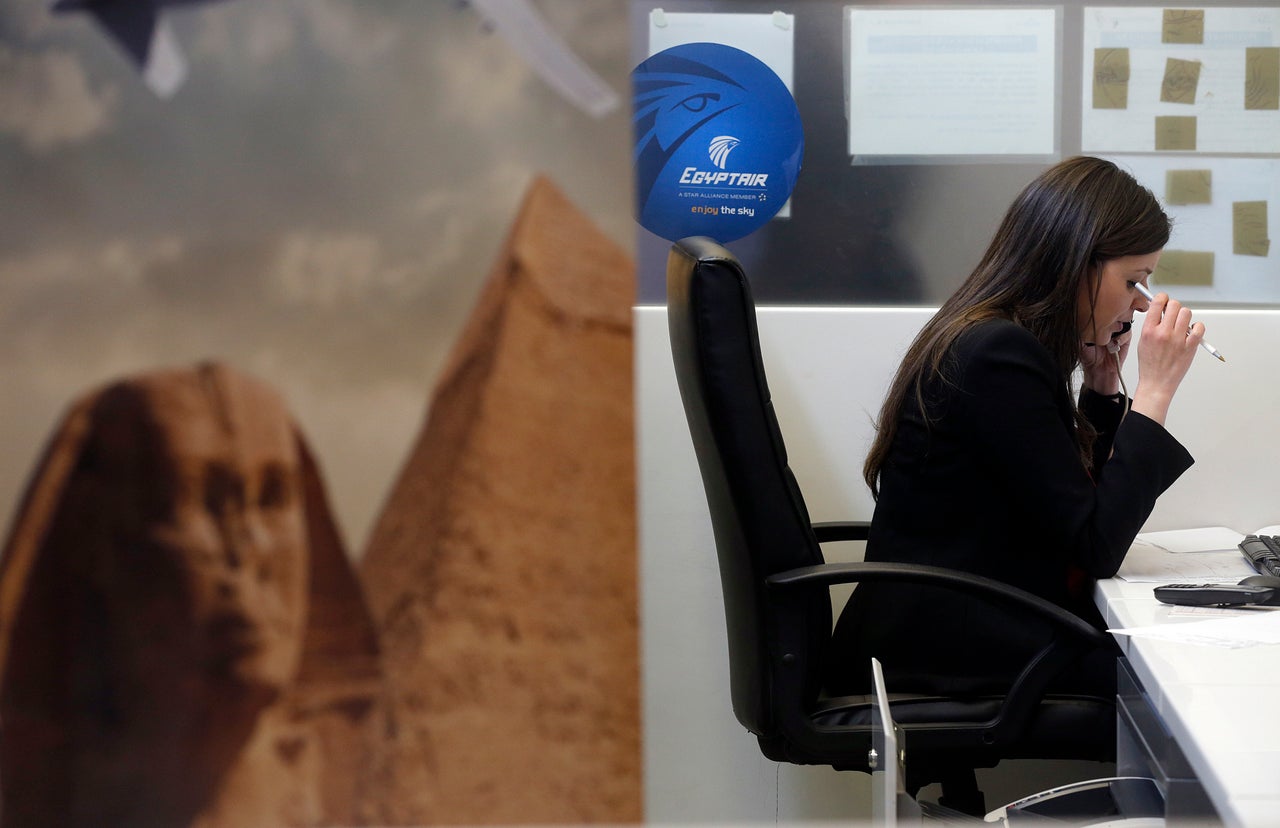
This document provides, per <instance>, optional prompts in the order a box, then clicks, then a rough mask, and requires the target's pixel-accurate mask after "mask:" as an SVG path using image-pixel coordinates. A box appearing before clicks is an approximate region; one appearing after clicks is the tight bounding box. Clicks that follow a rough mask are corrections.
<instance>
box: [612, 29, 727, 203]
mask: <svg viewBox="0 0 1280 828" xmlns="http://www.w3.org/2000/svg"><path fill="white" fill-rule="evenodd" d="M642 67H643V70H644V71H643V72H641V73H640V74H638V75H637V76H635V77H634V78H633V84H634V89H633V95H634V97H633V105H634V110H635V114H634V119H633V127H634V129H635V134H636V146H635V164H636V169H637V171H638V172H639V175H638V181H637V185H638V190H639V192H638V193H637V196H638V197H639V200H640V203H641V204H644V202H645V201H646V200H647V199H648V196H649V189H650V188H652V187H653V184H654V183H655V181H656V180H657V178H658V173H659V171H660V170H662V168H663V167H665V166H666V164H667V162H668V161H669V160H671V156H673V155H675V154H676V152H677V151H678V150H679V149H680V148H681V147H682V146H683V145H684V142H685V141H687V140H688V139H689V138H690V137H691V136H692V135H693V134H694V133H695V132H697V131H698V130H699V129H701V128H702V127H703V126H705V125H706V124H708V123H710V122H711V121H714V120H715V119H717V118H721V117H723V116H724V114H725V113H727V112H729V111H731V110H733V109H736V108H737V107H739V106H742V105H743V104H745V103H746V102H747V101H748V100H750V95H749V93H748V92H747V90H746V89H744V88H742V86H741V85H740V84H739V83H738V82H737V81H736V80H734V79H733V78H731V77H729V76H728V75H726V74H724V73H723V72H720V71H718V70H717V69H714V68H712V67H711V66H708V65H707V64H706V63H703V62H702V61H698V60H691V59H689V58H686V57H681V56H679V55H672V54H662V53H659V54H658V55H655V56H654V57H651V58H649V60H647V61H645V63H644V64H642ZM716 140H719V139H716ZM713 143H714V141H713ZM730 149H732V148H730ZM725 156H726V157H727V156H728V150H726V151H725Z"/></svg>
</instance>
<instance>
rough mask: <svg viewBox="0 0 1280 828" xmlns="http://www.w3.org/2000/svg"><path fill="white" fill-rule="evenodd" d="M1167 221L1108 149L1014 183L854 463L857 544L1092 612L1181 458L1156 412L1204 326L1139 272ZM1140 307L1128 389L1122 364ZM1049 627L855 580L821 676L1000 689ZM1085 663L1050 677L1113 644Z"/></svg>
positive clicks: (1095, 673)
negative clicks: (859, 466) (1005, 206)
mask: <svg viewBox="0 0 1280 828" xmlns="http://www.w3.org/2000/svg"><path fill="white" fill-rule="evenodd" d="M1169 230H1170V222H1169V219H1168V217H1167V216H1166V215H1165V213H1164V212H1163V211H1162V210H1161V208H1160V206H1159V204H1158V203H1157V202H1156V200H1155V198H1154V197H1153V196H1152V194H1151V193H1150V192H1149V191H1148V190H1146V189H1145V188H1143V187H1142V186H1141V185H1139V184H1138V183H1137V182H1136V181H1135V180H1134V179H1133V178H1132V176H1130V175H1129V174H1127V173H1125V172H1124V171H1122V170H1120V169H1119V168H1118V167H1116V166H1115V165H1114V164H1112V163H1110V162H1109V161H1104V160H1101V159H1097V158H1072V159H1069V160H1067V161H1064V162H1062V163H1060V164H1057V165H1056V166H1054V167H1051V168H1050V169H1048V170H1046V171H1045V172H1044V173H1043V174H1041V175H1040V176H1039V177H1038V178H1036V180H1034V181H1033V182H1032V183H1031V184H1030V185H1028V186H1027V188H1026V189H1025V190H1024V191H1023V192H1022V193H1021V194H1020V195H1019V196H1018V197H1017V199H1016V200H1015V201H1014V202H1013V204H1012V205H1011V206H1010V208H1009V210H1008V213H1007V214H1006V215H1005V217H1004V220H1003V222H1002V223H1001V225H1000V228H999V230H998V231H997V232H996V235H995V237H994V238H993V239H992V241H991V244H990V246H989V247H988V249H987V252H986V254H985V255H984V256H983V258H982V260H981V262H980V263H979V264H978V266H977V268H976V269H975V270H974V271H973V273H972V274H971V275H970V276H969V278H968V280H966V281H965V283H964V284H963V285H962V286H961V287H960V289H959V290H958V291H957V292H956V293H955V295H953V296H952V297H951V298H950V299H949V300H947V302H946V303H945V304H944V305H943V306H942V308H941V309H940V310H939V311H938V313H937V314H936V315H935V316H934V317H933V318H932V319H931V320H930V321H929V323H928V324H926V325H925V327H924V329H923V330H922V331H921V332H920V334H919V336H918V337H917V338H916V340H915V342H914V343H913V344H912V346H911V348H910V349H909V350H908V351H907V354H906V357H905V359H904V361H903V363H902V365H901V367H900V368H899V369H898V373H897V376H896V377H895V378H894V381H893V383H892V385H891V386H890V389H889V393H888V397H887V399H886V400H885V403H884V408H883V409H882V411H881V414H880V419H879V423H878V430H877V434H876V438H875V441H874V443H873V444H872V447H871V451H870V453H869V455H868V457H867V460H866V465H865V468H864V477H865V479H866V481H867V484H868V485H869V486H870V487H871V490H872V492H873V494H875V496H876V498H877V500H876V509H875V514H874V516H873V518H872V524H871V535H870V539H869V541H868V543H867V550H866V560H868V561H896V562H904V563H915V564H930V565H935V566H943V567H948V568H951V569H958V570H964V571H966V572H971V573H975V574H978V575H984V576H987V577H991V578H996V579H999V580H1001V581H1004V582H1006V583H1009V584H1013V585H1014V586H1017V587H1021V588H1022V589H1025V590H1027V591H1029V592H1032V593H1035V594H1036V595H1040V596H1042V597H1044V598H1047V599H1049V600H1051V601H1054V602H1056V603H1058V604H1060V605H1062V606H1065V607H1068V608H1070V609H1072V610H1073V611H1075V612H1077V613H1078V614H1080V615H1081V616H1083V617H1086V618H1089V619H1090V620H1092V621H1094V622H1095V623H1100V619H1098V618H1097V614H1096V611H1095V610H1094V609H1093V605H1092V602H1091V600H1090V594H1089V593H1090V589H1089V586H1090V584H1091V583H1092V580H1091V579H1094V578H1107V577H1110V576H1112V575H1114V574H1115V572H1116V570H1117V569H1118V568H1119V567H1120V563H1121V561H1122V560H1123V558H1124V555H1125V552H1126V551H1127V549H1128V547H1129V545H1130V544H1131V543H1132V542H1133V539H1134V536H1135V535H1136V534H1137V532H1138V531H1139V529H1140V527H1141V526H1142V524H1143V522H1144V521H1145V520H1146V519H1147V516H1148V515H1149V514H1150V513H1151V509H1152V507H1153V506H1154V505H1155V500H1156V497H1157V496H1159V495H1160V494H1161V493H1162V492H1163V491H1164V490H1165V489H1167V488H1168V487H1169V486H1170V485H1171V484H1172V483H1173V481H1174V480H1176V479H1177V478H1178V476H1179V475H1181V474H1182V472H1184V471H1185V470H1186V469H1187V468H1188V467H1189V466H1190V465H1191V463H1192V458H1191V456H1190V455H1189V454H1188V453H1187V451H1186V450H1185V449H1184V448H1183V447H1182V446H1181V445H1180V444H1179V443H1178V442H1177V440H1175V439H1174V438H1173V437H1172V436H1171V435H1170V434H1169V433H1168V432H1167V431H1166V430H1165V429H1164V425H1163V424H1164V420H1165V415H1166V414H1167V412H1168V410H1169V403H1170V401H1171V400H1172V398H1173V395H1174V392H1175V391H1176V390H1177V388H1178V385H1179V384H1180V383H1181V381H1182V378H1183V377H1184V376H1185V375H1186V372H1187V369H1188V368H1189V367H1190V365H1191V360H1192V359H1193V358H1194V356H1195V352H1196V347H1197V345H1198V344H1199V343H1200V340H1201V339H1202V338H1203V336H1204V326H1203V325H1202V324H1200V323H1198V322H1197V323H1195V324H1194V325H1192V324H1191V312H1190V311H1189V310H1188V309H1186V308H1184V307H1182V306H1181V305H1179V303H1177V302H1175V301H1173V300H1171V299H1169V298H1168V296H1166V295H1165V294H1163V293H1159V294H1156V296H1155V299H1154V301H1152V302H1150V303H1148V302H1147V301H1146V300H1145V299H1144V298H1143V296H1142V295H1141V294H1140V293H1139V292H1138V291H1137V290H1136V289H1135V287H1134V285H1135V283H1138V282H1142V283H1144V284H1145V283H1146V280H1147V278H1148V276H1150V274H1151V272H1152V271H1153V270H1155V267H1156V263H1157V262H1158V261H1159V258H1160V251H1161V250H1162V248H1163V247H1164V246H1165V243H1166V242H1167V241H1168V239H1169ZM1136 312H1145V313H1146V320H1145V323H1144V325H1143V331H1142V339H1141V345H1140V347H1139V349H1138V375H1139V379H1138V384H1137V387H1136V388H1135V389H1134V394H1133V399H1132V401H1130V400H1128V399H1126V398H1125V396H1124V394H1123V393H1122V391H1121V376H1120V369H1121V366H1122V365H1123V363H1124V361H1125V358H1126V357H1127V356H1128V352H1129V340H1130V336H1131V334H1130V331H1129V327H1130V324H1131V323H1132V321H1133V315H1134V313H1136ZM1188 329H1190V333H1188ZM1077 369H1081V370H1082V372H1083V387H1082V388H1081V391H1080V394H1079V398H1078V403H1077V402H1073V399H1072V397H1073V375H1074V374H1075V372H1076V370H1077ZM1047 637H1048V632H1047V629H1046V628H1042V627H1035V626H1031V625H1028V624H1027V623H1026V621H1025V620H1023V621H1015V620H1012V619H1011V617H1010V616H1008V615H1005V614H1004V613H1003V612H1002V611H999V610H996V609H993V608H992V607H991V606H990V605H989V604H986V603H983V602H982V601H980V600H977V599H971V598H968V597H964V596H959V595H958V594H957V593H953V592H949V591H946V590H941V589H938V588H930V587H923V586H914V585H901V584H879V583H876V584H866V585H863V586H860V587H859V588H858V589H857V590H855V592H854V594H853V597H852V598H851V599H850V601H849V603H848V605H847V606H846V607H845V610H844V612H843V613H842V614H841V617H840V620H839V622H838V623H837V626H836V630H835V641H834V646H833V647H832V648H831V652H832V654H833V659H832V663H831V664H830V667H829V670H828V685H829V689H831V690H832V691H834V692H864V691H865V690H866V678H865V677H864V675H863V674H864V673H865V672H866V671H865V665H866V663H867V659H868V657H870V656H876V657H878V658H879V659H880V660H881V662H882V663H883V664H884V667H885V672H886V682H887V684H888V686H890V687H892V688H894V689H895V690H897V691H904V692H906V691H914V692H937V693H947V694H956V693H967V692H983V691H988V690H991V691H995V690H1001V689H1007V688H1008V686H1009V683H1010V681H1011V679H1012V677H1013V676H1014V675H1016V673H1017V671H1018V670H1019V669H1020V668H1021V667H1022V666H1023V665H1024V664H1025V663H1026V661H1027V659H1028V658H1029V657H1030V655H1031V654H1032V653H1033V652H1035V651H1036V650H1038V649H1039V648H1040V646H1042V645H1043V643H1044V642H1045V641H1046V640H1047ZM1086 661H1087V662H1089V663H1085V664H1081V665H1079V669H1073V670H1072V671H1071V674H1070V675H1069V676H1064V677H1063V680H1062V682H1061V683H1060V684H1059V685H1058V686H1057V687H1055V689H1057V690H1059V691H1079V692H1087V693H1091V694H1092V693H1098V694H1101V695H1113V694H1114V683H1115V679H1114V675H1115V653H1114V652H1105V653H1104V652H1099V653H1096V654H1094V656H1093V657H1091V658H1089V659H1086Z"/></svg>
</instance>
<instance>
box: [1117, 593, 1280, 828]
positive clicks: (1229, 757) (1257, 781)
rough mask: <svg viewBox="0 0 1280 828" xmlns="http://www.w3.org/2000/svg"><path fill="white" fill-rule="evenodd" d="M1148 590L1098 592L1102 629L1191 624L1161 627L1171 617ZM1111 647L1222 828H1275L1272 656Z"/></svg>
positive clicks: (1279, 672)
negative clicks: (1121, 652) (1124, 663)
mask: <svg viewBox="0 0 1280 828" xmlns="http://www.w3.org/2000/svg"><path fill="white" fill-rule="evenodd" d="M1152 587H1153V584H1150V583H1129V582H1125V581H1121V580H1118V579H1110V580H1106V581H1101V582H1099V584H1098V588H1097V592H1096V596H1095V597H1096V601H1097V604H1098V606H1099V608H1100V609H1101V610H1102V612H1103V615H1104V617H1105V618H1106V620H1107V626H1108V627H1109V628H1112V629H1117V628H1122V627H1140V626H1147V625H1151V624H1158V623H1180V622H1182V621H1184V620H1197V619H1194V618H1192V619H1182V618H1176V617H1175V618H1170V611H1171V609H1172V608H1171V607H1168V606H1166V605H1164V604H1161V603H1160V602H1158V601H1157V600H1156V599H1155V598H1154V597H1153V596H1152V592H1151V590H1152ZM1116 639H1117V640H1118V641H1119V644H1120V647H1121V648H1122V649H1123V650H1124V652H1125V654H1126V657H1127V659H1128V661H1129V664H1130V667H1131V669H1132V672H1133V674H1134V675H1135V676H1136V677H1137V679H1138V681H1139V682H1140V683H1141V685H1142V690H1143V691H1144V693H1145V695H1146V698H1147V701H1148V702H1149V703H1150V705H1151V708H1152V709H1153V710H1154V711H1155V713H1156V714H1157V716H1158V717H1159V719H1160V720H1161V721H1162V722H1163V724H1164V727H1165V728H1166V729H1167V730H1168V732H1169V734H1170V735H1171V736H1172V737H1173V740H1174V741H1175V742H1176V744H1177V746H1178V747H1179V748H1180V749H1181V751H1182V753H1183V754H1185V757H1186V760H1187V762H1188V763H1189V765H1190V766H1191V768H1192V770H1193V771H1194V773H1195V775H1196V776H1197V777H1198V778H1199V780H1200V783H1201V785H1202V786H1203V788H1204V793H1205V794H1207V795H1208V798H1209V800H1210V802H1211V803H1212V805H1213V808H1214V809H1215V810H1216V811H1217V813H1218V816H1219V817H1220V818H1221V820H1222V822H1223V823H1224V824H1225V825H1227V826H1274V825H1280V715H1277V709H1278V708H1280V646H1265V645H1264V646H1254V647H1242V648H1238V649H1223V648H1219V647H1208V646H1199V645H1193V644H1183V643H1176V642H1169V641H1160V640H1156V639H1152V638H1141V637H1134V638H1130V637H1129V636H1116ZM1173 816H1174V814H1173V813H1171V814H1170V817H1171V818H1172V817H1173Z"/></svg>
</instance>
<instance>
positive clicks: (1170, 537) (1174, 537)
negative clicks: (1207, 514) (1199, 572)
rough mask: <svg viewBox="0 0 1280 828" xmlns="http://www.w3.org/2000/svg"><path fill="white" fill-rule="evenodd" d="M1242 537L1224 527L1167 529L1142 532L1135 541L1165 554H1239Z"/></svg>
mask: <svg viewBox="0 0 1280 828" xmlns="http://www.w3.org/2000/svg"><path fill="white" fill-rule="evenodd" d="M1243 538H1244V535H1242V534H1240V533H1239V532H1237V531H1236V530H1234V529H1228V528H1227V527H1225V526H1203V527H1200V528H1197V529H1169V530H1166V531H1164V532H1143V533H1142V534H1140V535H1138V537H1137V540H1138V541H1141V542H1143V543H1148V544H1150V545H1152V546H1155V547H1157V548H1159V549H1163V550H1164V551H1165V552H1219V551H1222V550H1229V551H1231V552H1235V553H1236V554H1237V555H1239V554H1240V548H1239V545H1238V544H1239V543H1240V541H1241V539H1243Z"/></svg>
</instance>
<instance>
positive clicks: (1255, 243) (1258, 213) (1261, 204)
mask: <svg viewBox="0 0 1280 828" xmlns="http://www.w3.org/2000/svg"><path fill="white" fill-rule="evenodd" d="M1231 252H1232V253H1235V254H1236V255H1237V256H1266V255H1268V254H1269V253H1270V252H1271V239H1269V238H1268V237H1267V202H1265V201H1236V202H1233V203H1232V205H1231Z"/></svg>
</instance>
